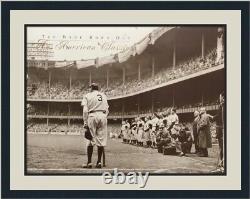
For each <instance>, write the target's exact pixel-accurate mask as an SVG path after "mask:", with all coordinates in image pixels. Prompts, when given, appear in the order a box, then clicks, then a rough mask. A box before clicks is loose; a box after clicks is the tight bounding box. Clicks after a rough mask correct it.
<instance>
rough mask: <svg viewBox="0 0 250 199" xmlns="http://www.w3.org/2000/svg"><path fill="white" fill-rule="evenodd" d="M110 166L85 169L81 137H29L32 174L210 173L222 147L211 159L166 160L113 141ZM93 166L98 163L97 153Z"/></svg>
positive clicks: (211, 153) (108, 151)
mask: <svg viewBox="0 0 250 199" xmlns="http://www.w3.org/2000/svg"><path fill="white" fill-rule="evenodd" d="M105 150H106V164H107V166H106V167H105V168H102V169H83V168H81V165H82V164H83V163H86V161H87V156H86V143H85V139H84V138H83V136H77V135H35V134H28V136H27V157H26V158H27V161H26V163H27V173H28V174H79V173H80V174H89V173H102V172H104V171H107V170H108V171H112V170H113V169H114V168H117V169H118V170H123V171H129V170H135V171H142V172H145V171H149V172H151V173H209V172H210V171H211V170H213V169H215V168H216V164H217V150H218V146H213V148H212V149H209V157H208V158H205V157H196V156H195V155H194V154H188V155H187V156H186V157H178V156H166V155H163V154H160V153H158V152H157V150H156V149H151V148H142V147H136V146H132V145H129V144H123V143H121V140H109V141H108V146H107V147H106V149H105ZM92 159H93V163H95V162H96V160H97V152H96V149H95V150H94V153H93V158H92Z"/></svg>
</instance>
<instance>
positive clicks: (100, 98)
mask: <svg viewBox="0 0 250 199" xmlns="http://www.w3.org/2000/svg"><path fill="white" fill-rule="evenodd" d="M97 97H98V98H97V100H98V101H100V102H101V101H102V95H101V94H98V95H97Z"/></svg>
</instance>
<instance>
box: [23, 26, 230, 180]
mask: <svg viewBox="0 0 250 199" xmlns="http://www.w3.org/2000/svg"><path fill="white" fill-rule="evenodd" d="M226 35H227V29H226V26H225V25H217V24H216V25H213V24H212V25H205V24H204V25H202V24H200V25H172V24H169V25H168V24H164V25H154V26H152V25H141V24H140V25H120V26H119V25H116V26H112V25H94V26H87V25H75V26H74V25H70V26H69V25H51V24H50V25H37V24H33V25H26V26H25V60H24V62H25V130H26V131H25V173H26V175H49V174H53V175H57V174H58V175H60V174H79V175H94V174H98V175H100V174H104V173H107V172H110V173H112V174H114V173H116V172H123V173H125V174H127V173H129V172H135V173H138V172H140V173H142V174H145V173H149V174H150V175H170V174H171V175H173V174H176V175H186V174H190V175H194V174H195V175H210V174H213V175H225V174H226V168H227V167H226V163H227V161H226V160H227V153H226V150H225V148H226V147H225V146H226V143H227V139H226V137H227V136H226V135H227V131H226V130H227V129H226V121H227V117H226V102H227V99H226V91H227V85H226V68H227V67H226Z"/></svg>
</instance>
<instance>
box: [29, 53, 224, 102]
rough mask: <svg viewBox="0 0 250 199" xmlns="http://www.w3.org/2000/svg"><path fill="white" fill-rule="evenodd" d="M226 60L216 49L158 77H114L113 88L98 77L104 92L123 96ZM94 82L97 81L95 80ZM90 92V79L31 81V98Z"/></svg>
mask: <svg viewBox="0 0 250 199" xmlns="http://www.w3.org/2000/svg"><path fill="white" fill-rule="evenodd" d="M223 62H224V59H223V58H222V59H220V60H219V61H216V50H215V49H214V50H212V51H211V52H209V53H208V54H207V56H205V57H204V58H202V57H197V58H192V59H190V60H188V61H184V62H183V63H178V64H177V65H176V67H175V68H171V67H169V68H164V67H163V69H161V70H160V71H158V72H157V73H156V74H155V75H154V77H152V76H151V75H148V76H147V77H144V78H142V79H141V80H140V81H139V80H138V78H136V77H126V82H125V84H123V82H122V79H121V78H116V79H110V81H109V87H108V88H107V87H106V81H105V79H103V80H98V81H97V82H98V84H99V85H100V87H101V91H102V92H105V93H106V94H107V96H109V97H113V96H119V95H125V94H130V93H133V92H137V91H141V90H144V89H146V88H150V87H153V86H156V85H159V84H162V83H165V82H168V81H170V80H173V79H177V78H180V77H183V76H186V75H189V74H192V73H195V72H198V71H201V70H204V69H208V68H211V67H213V66H216V65H218V64H221V63H223ZM93 81H94V80H93ZM87 92H88V81H86V80H85V81H84V80H81V81H80V80H76V81H73V82H72V86H71V89H69V86H66V85H65V84H63V83H62V82H53V83H52V84H51V86H50V87H49V84H48V82H46V81H40V82H39V81H38V82H36V84H35V85H34V84H32V85H31V84H28V89H27V95H28V98H33V99H34V98H35V99H38V98H40V99H45V98H47V99H81V98H82V96H83V95H84V94H85V93H87Z"/></svg>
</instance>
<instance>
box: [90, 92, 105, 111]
mask: <svg viewBox="0 0 250 199" xmlns="http://www.w3.org/2000/svg"><path fill="white" fill-rule="evenodd" d="M85 97H86V99H87V106H88V111H89V112H91V111H106V112H107V111H108V107H109V106H108V101H107V96H106V95H105V94H104V93H102V92H99V91H93V92H91V93H88V94H87V95H86V96H85Z"/></svg>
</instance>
